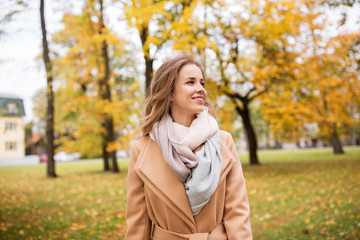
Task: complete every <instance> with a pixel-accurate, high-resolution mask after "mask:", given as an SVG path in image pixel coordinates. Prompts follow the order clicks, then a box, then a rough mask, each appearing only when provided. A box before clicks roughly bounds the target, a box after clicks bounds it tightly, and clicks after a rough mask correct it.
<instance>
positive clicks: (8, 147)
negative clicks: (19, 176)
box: [5, 142, 16, 151]
mask: <svg viewBox="0 0 360 240" xmlns="http://www.w3.org/2000/svg"><path fill="white" fill-rule="evenodd" d="M5 150H6V151H13V150H16V142H6V143H5Z"/></svg>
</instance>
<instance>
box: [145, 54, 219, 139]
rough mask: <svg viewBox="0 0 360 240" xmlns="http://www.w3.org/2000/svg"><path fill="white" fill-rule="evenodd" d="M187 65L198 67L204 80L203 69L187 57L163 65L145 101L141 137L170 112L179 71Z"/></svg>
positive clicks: (155, 75)
mask: <svg viewBox="0 0 360 240" xmlns="http://www.w3.org/2000/svg"><path fill="white" fill-rule="evenodd" d="M187 64H194V65H196V66H197V67H199V68H200V70H201V72H202V75H203V78H204V80H205V71H204V68H203V67H202V65H201V64H200V63H198V62H197V61H195V60H194V59H193V58H192V57H191V56H189V55H180V56H178V57H175V58H172V59H170V60H168V61H166V62H165V63H163V64H162V65H161V66H160V68H159V69H158V70H157V71H156V72H155V74H154V77H153V78H152V80H151V84H150V90H149V92H148V97H147V99H146V101H145V122H144V124H143V126H142V136H148V135H149V134H150V132H151V131H152V128H153V126H154V124H155V123H156V122H160V121H161V119H162V118H163V117H164V116H166V114H168V113H169V112H170V96H171V94H172V93H173V92H174V89H175V83H176V81H177V79H178V75H179V72H180V69H181V68H182V67H183V66H185V65H187ZM205 106H207V107H208V108H209V112H210V113H211V114H212V115H215V113H214V110H213V108H212V107H211V105H210V104H209V103H208V102H207V101H205Z"/></svg>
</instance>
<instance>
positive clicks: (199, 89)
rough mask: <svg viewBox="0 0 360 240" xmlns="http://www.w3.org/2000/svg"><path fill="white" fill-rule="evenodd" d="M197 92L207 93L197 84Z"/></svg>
mask: <svg viewBox="0 0 360 240" xmlns="http://www.w3.org/2000/svg"><path fill="white" fill-rule="evenodd" d="M196 91H197V92H205V88H204V86H203V85H202V84H201V83H198V84H196Z"/></svg>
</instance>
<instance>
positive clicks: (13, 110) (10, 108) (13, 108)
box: [0, 93, 25, 116]
mask: <svg viewBox="0 0 360 240" xmlns="http://www.w3.org/2000/svg"><path fill="white" fill-rule="evenodd" d="M0 116H25V109H24V103H23V100H22V99H21V98H19V97H17V96H16V95H13V94H8V93H0Z"/></svg>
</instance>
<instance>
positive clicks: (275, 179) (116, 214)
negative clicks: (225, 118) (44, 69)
mask: <svg viewBox="0 0 360 240" xmlns="http://www.w3.org/2000/svg"><path fill="white" fill-rule="evenodd" d="M345 151H346V154H345V155H343V156H335V155H333V154H332V152H331V149H324V150H301V151H264V152H260V153H259V157H260V161H261V162H262V165H260V166H249V165H248V164H247V161H248V160H247V156H246V155H244V154H240V158H241V160H242V162H243V169H244V174H245V178H246V181H247V190H248V195H249V201H250V206H251V223H252V229H253V234H254V239H255V240H257V239H262V240H270V239H284V240H285V239H286V240H288V239H297V240H298V239H348V240H359V236H360V184H359V183H360V148H345ZM119 163H120V167H121V169H122V173H120V174H113V173H103V172H102V171H101V169H102V163H101V162H89V161H86V162H74V163H63V164H57V166H56V168H57V169H56V171H57V174H58V175H59V176H60V177H58V178H57V179H47V178H46V177H45V168H46V165H38V166H26V167H2V168H0V239H123V235H124V234H125V232H126V224H125V211H126V171H127V164H128V162H127V161H121V162H119Z"/></svg>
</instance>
